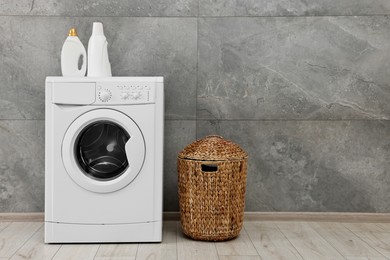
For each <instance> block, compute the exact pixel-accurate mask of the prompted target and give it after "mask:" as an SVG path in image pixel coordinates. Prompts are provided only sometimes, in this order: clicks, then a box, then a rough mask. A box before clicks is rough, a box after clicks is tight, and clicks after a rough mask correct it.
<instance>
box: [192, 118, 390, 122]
mask: <svg viewBox="0 0 390 260" xmlns="http://www.w3.org/2000/svg"><path fill="white" fill-rule="evenodd" d="M196 121H203V122H207V121H218V122H236V121H240V122H390V119H215V118H214V119H204V118H198V119H196Z"/></svg>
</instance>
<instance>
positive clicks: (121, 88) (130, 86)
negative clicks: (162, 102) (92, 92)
mask: <svg viewBox="0 0 390 260" xmlns="http://www.w3.org/2000/svg"><path fill="white" fill-rule="evenodd" d="M155 87H156V83H149V82H147V83H146V82H140V83H134V82H133V83H126V82H123V83H108V82H102V83H99V82H97V83H96V99H95V100H96V101H95V105H107V104H110V105H126V104H147V103H154V102H155Z"/></svg>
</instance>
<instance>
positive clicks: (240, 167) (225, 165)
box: [177, 137, 247, 241]
mask: <svg viewBox="0 0 390 260" xmlns="http://www.w3.org/2000/svg"><path fill="white" fill-rule="evenodd" d="M211 138H213V139H214V138H217V139H219V140H220V142H223V143H225V142H226V140H224V139H222V138H221V137H211ZM206 139H210V137H207V138H206ZM200 141H202V140H199V141H197V142H195V144H196V143H200V144H201V145H202V146H201V147H200V148H201V149H202V151H204V152H205V153H206V154H210V153H211V154H213V156H214V157H213V160H194V159H183V158H178V162H177V168H178V173H179V176H178V177H179V178H178V180H179V204H180V220H181V226H182V229H183V232H184V234H186V235H187V236H189V237H191V238H193V239H196V240H207V241H222V240H229V239H232V238H235V237H237V236H238V234H239V233H240V231H241V228H242V223H243V217H244V207H245V191H246V172H247V155H246V153H245V152H244V151H243V150H242V149H241V148H240V154H241V155H244V154H245V157H241V160H238V159H236V160H234V161H222V160H221V158H219V157H218V156H217V154H216V153H215V152H211V151H209V150H210V149H214V147H215V145H214V144H213V145H212V146H211V147H210V148H207V147H206V146H204V144H205V142H200ZM228 144H229V146H230V145H232V144H233V143H232V142H228ZM189 147H191V149H192V150H191V151H194V153H193V154H197V155H198V156H200V157H201V158H205V157H203V156H202V154H201V153H200V152H199V151H196V146H194V143H193V144H191V145H190V146H189ZM235 147H238V146H237V145H235ZM187 148H188V147H187ZM187 148H186V149H185V150H186V151H187ZM181 154H182V153H181ZM237 154H238V153H236V154H235V155H237ZM222 157H223V158H224V159H226V158H229V154H227V153H226V152H225V153H223V154H222ZM205 166H212V167H211V169H215V171H204V169H205V168H204V167H205ZM202 169H203V170H202Z"/></svg>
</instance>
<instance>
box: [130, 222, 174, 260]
mask: <svg viewBox="0 0 390 260" xmlns="http://www.w3.org/2000/svg"><path fill="white" fill-rule="evenodd" d="M177 225H178V222H177V221H167V222H164V224H163V242H162V243H151V244H140V245H139V247H138V252H137V257H136V259H137V260H143V259H148V260H152V259H161V260H171V259H177V247H176V243H177Z"/></svg>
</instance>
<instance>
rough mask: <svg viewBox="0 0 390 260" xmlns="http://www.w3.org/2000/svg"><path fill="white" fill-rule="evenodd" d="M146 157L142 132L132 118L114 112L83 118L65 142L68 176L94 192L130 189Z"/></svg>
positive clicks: (90, 113) (93, 113) (72, 126)
mask: <svg viewBox="0 0 390 260" xmlns="http://www.w3.org/2000/svg"><path fill="white" fill-rule="evenodd" d="M145 156H146V145H145V139H144V136H143V134H142V132H141V129H140V128H139V127H138V125H137V124H136V123H135V122H134V121H133V119H132V118H130V117H128V116H127V115H126V114H124V113H122V112H119V111H116V110H113V109H104V108H102V109H96V110H91V111H88V112H86V113H84V114H82V115H80V116H79V117H77V118H76V119H75V120H74V121H73V122H72V124H70V126H69V128H68V129H67V131H66V133H65V135H64V139H63V141H62V160H63V163H64V167H65V170H66V172H67V173H68V175H69V176H70V177H71V178H72V180H73V181H74V182H75V183H76V184H77V185H79V186H81V187H82V188H84V189H86V190H89V191H92V192H98V193H107V192H114V191H117V190H120V189H122V188H124V187H126V186H127V185H129V184H130V183H131V182H132V181H133V180H134V179H135V178H136V177H137V176H138V174H139V173H140V171H141V169H142V166H143V164H144V161H145Z"/></svg>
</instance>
